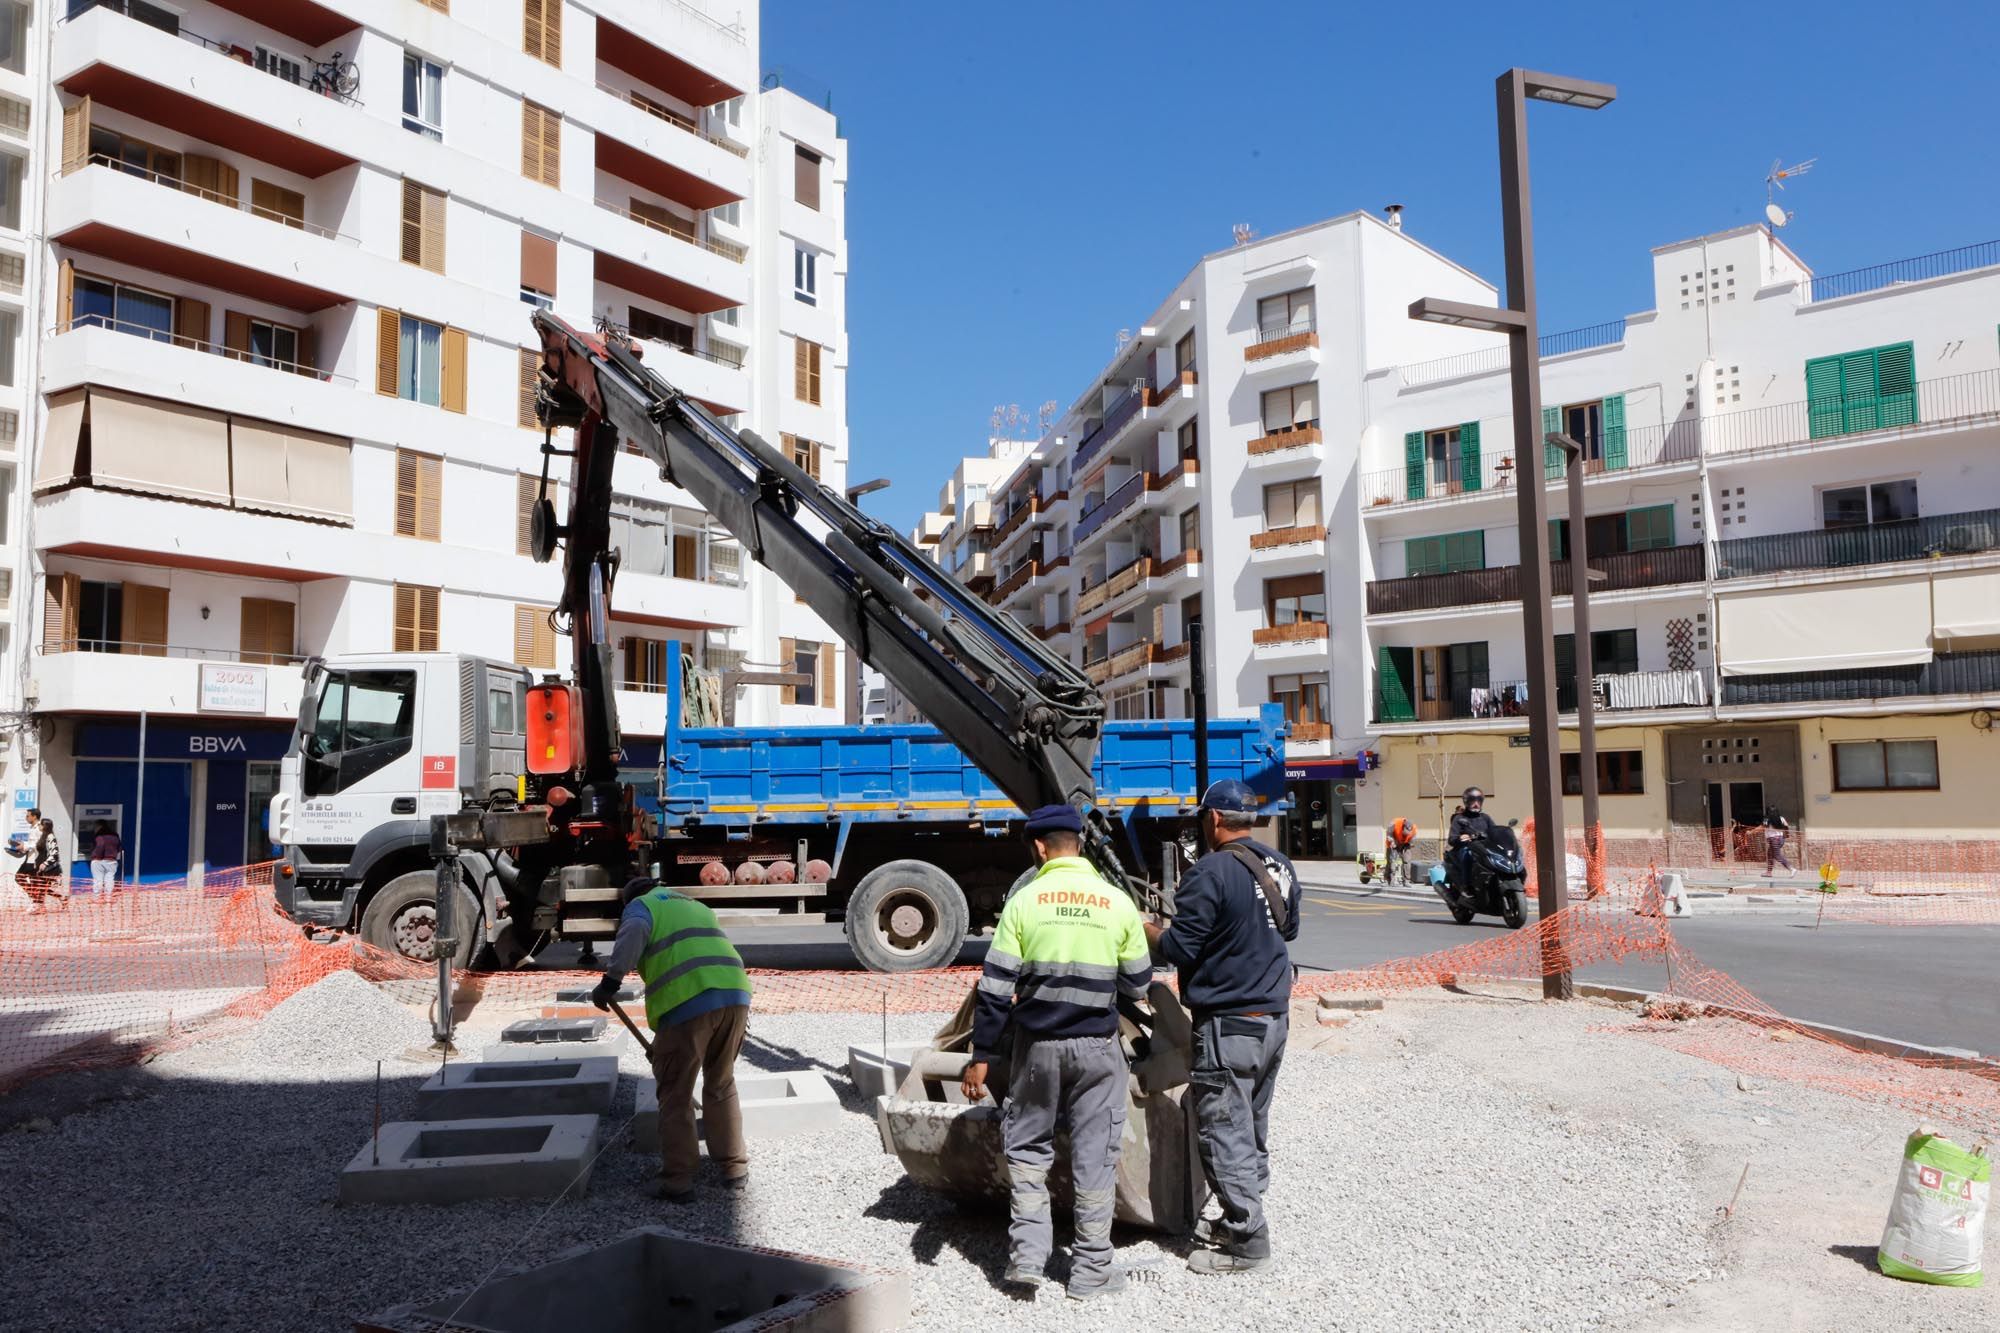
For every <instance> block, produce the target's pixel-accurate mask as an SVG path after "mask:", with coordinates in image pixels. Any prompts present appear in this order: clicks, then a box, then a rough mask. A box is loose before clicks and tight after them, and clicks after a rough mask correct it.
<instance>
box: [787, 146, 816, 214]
mask: <svg viewBox="0 0 2000 1333" xmlns="http://www.w3.org/2000/svg"><path fill="white" fill-rule="evenodd" d="M792 151H793V158H792V198H794V199H796V200H797V201H798V202H800V203H801V204H804V205H805V206H806V207H807V208H810V209H813V210H814V211H815V212H817V211H818V209H819V154H818V153H815V152H814V151H813V150H812V149H810V148H798V147H795V148H794V149H793V150H792Z"/></svg>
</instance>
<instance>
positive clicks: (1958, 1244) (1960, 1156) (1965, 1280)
mask: <svg viewBox="0 0 2000 1333" xmlns="http://www.w3.org/2000/svg"><path fill="white" fill-rule="evenodd" d="M1992 1181H1993V1163H1992V1161H1991V1159H1989V1158H1988V1157H1987V1156H1986V1155H1985V1150H1984V1148H1983V1147H1982V1148H1981V1149H1980V1150H1979V1151H1978V1152H1968V1151H1967V1150H1966V1149H1964V1148H1961V1147H1959V1146H1958V1145H1957V1144H1956V1143H1953V1142H1952V1141H1951V1140H1950V1139H1945V1138H1939V1137H1938V1136H1937V1135H1935V1134H1933V1133H1931V1132H1930V1129H1929V1127H1928V1126H1926V1127H1923V1128H1920V1129H1918V1130H1917V1132H1916V1133H1914V1134H1912V1135H1910V1137H1909V1140H1908V1141H1907V1142H1905V1143H1904V1144H1903V1170H1902V1173H1901V1174H1900V1175H1899V1176H1897V1178H1896V1197H1895V1198H1894V1200H1892V1201H1891V1202H1890V1204H1889V1224H1888V1226H1886V1227H1884V1228H1883V1229H1882V1246H1881V1249H1880V1250H1879V1252H1878V1253H1877V1254H1876V1256H1875V1259H1876V1262H1877V1263H1878V1264H1879V1265H1880V1266H1881V1269H1882V1271H1883V1272H1884V1273H1887V1274H1888V1275H1889V1276H1890V1277H1900V1278H1904V1279H1907V1280H1908V1281H1911V1282H1932V1283H1936V1284H1938V1285H1940V1286H1946V1287H1976V1286H1979V1285H1980V1284H1981V1283H1982V1282H1983V1281H1985V1278H1984V1276H1983V1274H1982V1273H1981V1272H1980V1268H1979V1252H1980V1250H1981V1248H1982V1247H1983V1246H1984V1244H1985V1239H1986V1197H1987V1193H1988V1191H1989V1190H1991V1188H1992Z"/></svg>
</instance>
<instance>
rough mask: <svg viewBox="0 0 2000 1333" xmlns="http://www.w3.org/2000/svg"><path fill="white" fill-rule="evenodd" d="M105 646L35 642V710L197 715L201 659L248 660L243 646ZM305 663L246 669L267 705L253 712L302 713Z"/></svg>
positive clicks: (292, 660)
mask: <svg viewBox="0 0 2000 1333" xmlns="http://www.w3.org/2000/svg"><path fill="white" fill-rule="evenodd" d="M231 614H232V615H233V614H234V613H233V612H232V613H231ZM103 649H104V650H103V651H91V652H74V651H72V652H48V651H45V650H44V649H42V648H41V647H39V646H37V647H36V649H35V654H34V659H33V668H32V669H33V672H34V680H33V687H34V692H35V694H36V696H37V702H36V708H37V710H38V711H40V712H45V713H101V712H106V711H109V712H115V713H140V712H147V713H152V714H154V715H155V716H158V715H160V714H176V713H178V714H186V715H193V714H196V713H199V712H200V711H201V710H202V689H201V666H202V663H203V662H215V663H228V664H231V665H238V664H240V663H242V661H243V653H242V651H241V650H240V649H238V648H195V647H183V646H179V645H171V646H169V645H160V644H146V645H140V644H125V645H120V644H105V645H103ZM121 649H122V651H121ZM301 661H302V659H300V658H296V657H288V658H284V659H282V660H280V661H277V662H273V663H259V664H252V665H250V666H248V667H240V669H242V670H246V671H251V672H254V673H255V674H256V675H259V676H261V677H262V680H261V682H258V683H259V684H261V686H262V689H263V694H264V706H263V708H262V709H261V710H260V711H258V712H256V713H252V714H247V716H254V717H264V718H296V717H297V716H298V711H299V695H300V692H301V691H302V690H303V688H304V673H303V671H302V669H301V667H300V662H301ZM232 715H233V716H244V715H245V714H232Z"/></svg>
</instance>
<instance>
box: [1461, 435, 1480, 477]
mask: <svg viewBox="0 0 2000 1333" xmlns="http://www.w3.org/2000/svg"><path fill="white" fill-rule="evenodd" d="M1479 464H1480V458H1479V423H1478V422H1477V421H1468V422H1466V423H1465V424H1464V425H1463V426H1460V427H1459V428H1458V489H1460V490H1461V491H1476V490H1478V489H1479V478H1480V467H1479Z"/></svg>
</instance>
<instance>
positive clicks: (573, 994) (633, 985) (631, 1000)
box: [553, 981, 646, 1004]
mask: <svg viewBox="0 0 2000 1333" xmlns="http://www.w3.org/2000/svg"><path fill="white" fill-rule="evenodd" d="M594 989H596V987H595V986H564V987H563V988H562V989H561V990H559V991H557V992H556V998H555V1000H554V1001H553V1003H555V1004H589V1003H590V992H591V991H592V990H594ZM645 998H646V992H645V991H644V990H643V989H642V988H641V987H640V985H639V983H638V982H636V981H628V982H626V983H625V984H624V985H622V986H620V987H619V988H618V1003H620V1004H639V1003H641V1002H643V1001H644V1000H645Z"/></svg>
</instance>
